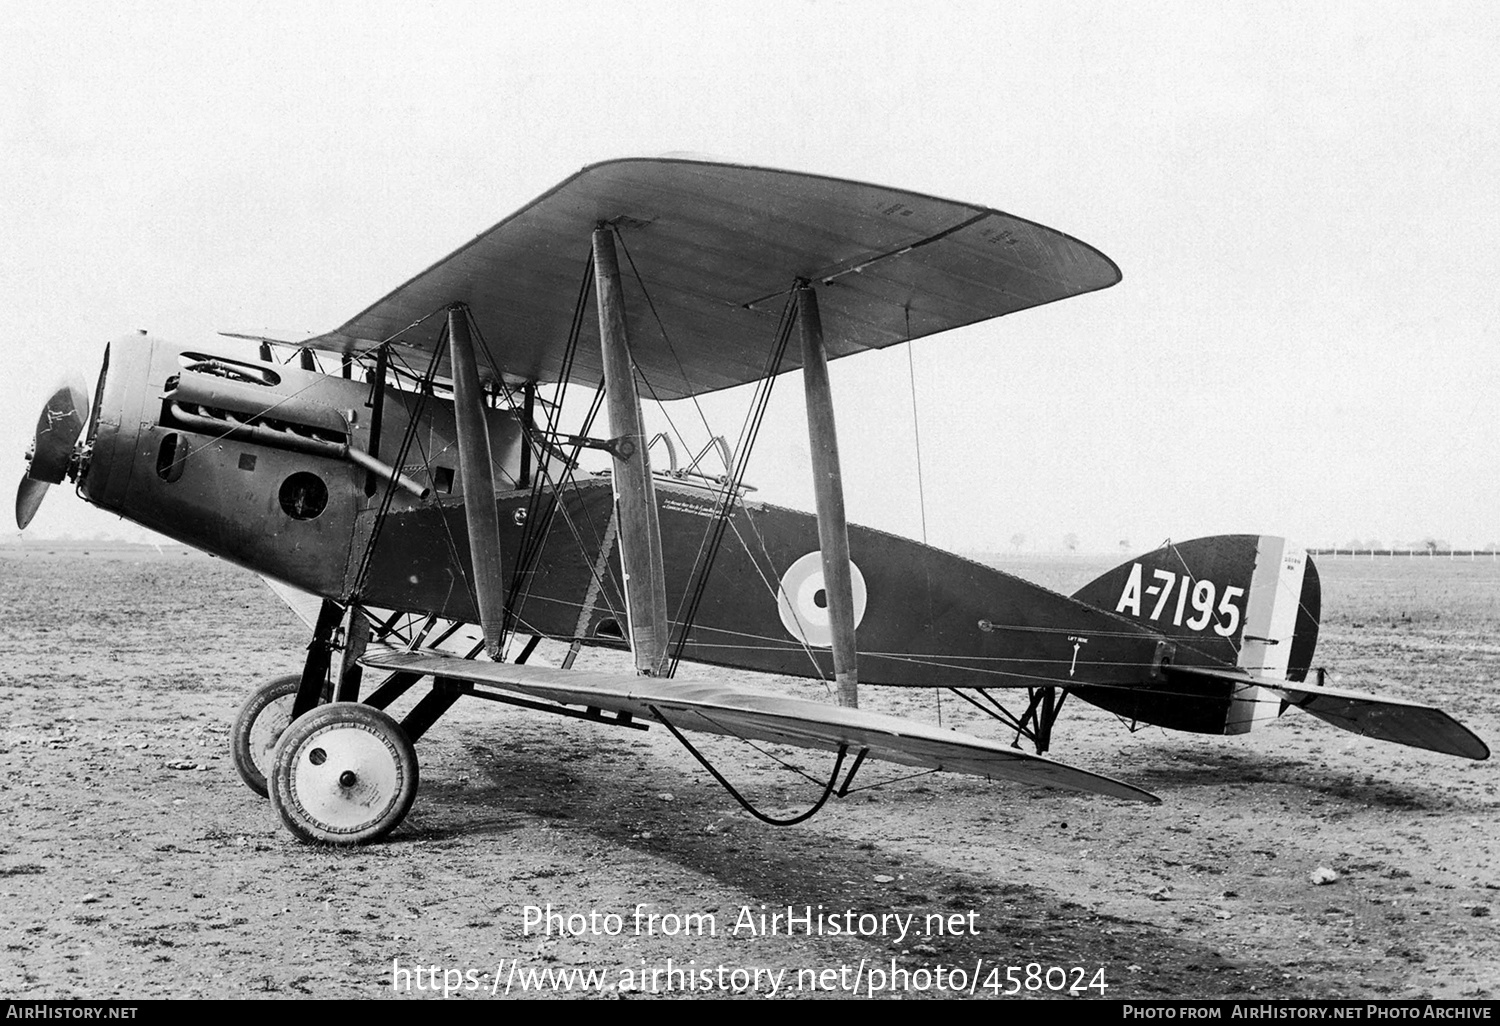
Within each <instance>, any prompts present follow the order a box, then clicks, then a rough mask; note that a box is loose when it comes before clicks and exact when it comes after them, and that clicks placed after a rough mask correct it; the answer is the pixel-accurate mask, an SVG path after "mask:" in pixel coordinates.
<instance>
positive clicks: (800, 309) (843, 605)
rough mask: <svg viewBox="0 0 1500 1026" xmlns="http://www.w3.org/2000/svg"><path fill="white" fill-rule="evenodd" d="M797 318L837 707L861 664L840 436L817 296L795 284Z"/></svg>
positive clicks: (851, 697)
mask: <svg viewBox="0 0 1500 1026" xmlns="http://www.w3.org/2000/svg"><path fill="white" fill-rule="evenodd" d="M797 321H798V323H799V324H800V325H801V327H802V383H803V387H804V388H805V390H806V393H807V434H808V441H809V443H810V445H809V448H810V449H811V450H812V465H813V491H814V493H815V495H816V497H817V503H818V548H819V549H821V550H822V553H823V590H824V593H825V596H826V600H827V602H828V627H829V630H830V631H831V632H832V635H833V639H832V640H833V678H834V683H835V685H836V688H837V693H838V700H839V705H842V706H847V707H849V708H855V707H857V706H858V705H859V667H858V665H857V662H856V656H855V650H854V582H853V578H852V574H851V573H850V570H849V523H848V521H847V520H846V519H845V517H844V482H843V475H842V471H841V470H840V467H839V440H838V434H837V432H836V431H835V430H834V421H833V390H832V388H831V387H830V385H829V382H828V352H827V349H826V348H825V347H824V345H823V322H822V318H821V317H820V316H819V314H818V295H817V293H816V292H814V291H813V290H812V289H811V288H810V287H809V286H807V285H805V284H804V285H800V286H799V287H798V288H797Z"/></svg>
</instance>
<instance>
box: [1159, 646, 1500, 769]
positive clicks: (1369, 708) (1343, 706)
mask: <svg viewBox="0 0 1500 1026" xmlns="http://www.w3.org/2000/svg"><path fill="white" fill-rule="evenodd" d="M1182 677H1199V678H1205V677H1206V678H1211V679H1214V680H1220V681H1225V682H1228V683H1230V684H1233V685H1235V686H1236V687H1237V688H1238V691H1237V694H1238V695H1239V696H1240V700H1241V703H1242V704H1246V705H1249V704H1265V703H1267V702H1277V703H1284V704H1285V705H1288V706H1295V707H1297V708H1298V709H1301V710H1302V711H1303V712H1306V713H1310V714H1311V715H1313V716H1316V717H1317V718H1318V719H1320V720H1322V721H1324V722H1325V723H1331V724H1333V725H1334V726H1335V727H1339V728H1341V729H1343V730H1347V731H1349V732H1351V733H1354V734H1359V735H1361V736H1363V737H1372V738H1375V739H1376V740H1379V741H1393V742H1395V743H1396V744H1398V745H1410V746H1411V747H1413V748H1425V749H1427V750H1428V751H1430V752H1442V753H1443V754H1444V755H1459V756H1462V757H1463V758H1465V759H1488V758H1489V757H1490V749H1489V746H1488V745H1486V744H1485V743H1484V742H1483V741H1481V740H1480V739H1479V737H1478V736H1477V735H1476V734H1475V733H1474V732H1473V731H1472V730H1470V729H1469V728H1468V727H1465V726H1464V725H1463V724H1462V723H1459V722H1458V721H1457V720H1455V719H1454V718H1453V717H1452V716H1449V715H1448V714H1447V713H1445V712H1443V710H1441V709H1438V708H1436V707H1435V706H1430V705H1423V704H1421V703H1420V702H1407V701H1404V700H1402V699H1399V698H1385V697H1382V696H1380V695H1367V694H1364V693H1363V692H1359V691H1344V690H1341V689H1339V688H1320V687H1314V686H1312V685H1305V684H1296V683H1292V682H1290V681H1284V680H1275V679H1273V678H1268V677H1261V676H1258V675H1256V674H1253V673H1250V672H1248V671H1246V670H1239V669H1234V668H1231V667H1223V668H1219V667H1211V666H1193V667H1188V666H1174V667H1172V668H1171V669H1170V670H1169V671H1168V678H1169V679H1180V678H1182ZM1247 715H1248V714H1247ZM1230 733H1241V731H1230Z"/></svg>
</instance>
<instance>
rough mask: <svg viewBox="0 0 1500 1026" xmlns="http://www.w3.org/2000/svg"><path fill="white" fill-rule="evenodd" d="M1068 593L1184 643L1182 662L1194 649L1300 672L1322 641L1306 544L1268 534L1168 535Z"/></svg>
mask: <svg viewBox="0 0 1500 1026" xmlns="http://www.w3.org/2000/svg"><path fill="white" fill-rule="evenodd" d="M1073 597H1074V598H1075V599H1078V600H1079V601H1081V602H1087V603H1088V604H1089V605H1092V606H1098V607H1099V608H1101V609H1106V610H1109V611H1110V612H1112V613H1115V614H1117V615H1119V616H1124V617H1128V618H1129V619H1132V620H1135V621H1136V622H1138V623H1140V624H1143V625H1144V626H1147V627H1149V628H1151V629H1152V630H1154V631H1160V632H1161V633H1162V634H1165V635H1166V636H1167V637H1169V638H1171V639H1173V640H1174V641H1177V642H1180V643H1181V646H1182V649H1180V650H1179V651H1180V653H1181V654H1180V655H1179V656H1178V658H1177V660H1176V661H1177V662H1178V663H1184V662H1188V661H1193V656H1194V654H1195V653H1196V654H1197V655H1201V656H1207V657H1208V658H1209V660H1211V661H1214V662H1219V663H1228V664H1229V665H1231V666H1238V667H1240V668H1241V669H1244V670H1248V671H1250V672H1251V673H1254V674H1257V675H1259V676H1263V677H1275V678H1277V679H1281V680H1290V681H1301V680H1304V679H1305V678H1306V677H1307V670H1308V667H1310V666H1311V665H1312V657H1313V649H1314V648H1315V647H1316V646H1317V643H1318V618H1319V616H1320V615H1321V604H1322V589H1321V587H1320V585H1319V583H1318V569H1317V567H1316V566H1314V565H1313V561H1312V559H1311V557H1309V556H1308V555H1307V553H1306V552H1304V551H1303V550H1302V549H1300V548H1298V547H1297V546H1295V545H1291V544H1289V543H1288V542H1287V541H1286V540H1285V539H1284V538H1273V537H1270V536H1269V535H1254V534H1225V535H1217V536H1215V537H1212V538H1196V539H1194V540H1192V541H1187V542H1181V543H1172V542H1168V543H1167V544H1165V545H1163V546H1162V547H1161V548H1159V549H1157V550H1155V551H1154V552H1148V553H1146V554H1145V555H1143V556H1139V557H1137V558H1135V559H1133V560H1130V561H1129V562H1126V563H1122V564H1121V565H1119V566H1117V567H1115V568H1114V569H1113V570H1111V571H1109V572H1108V573H1106V574H1104V575H1103V576H1101V577H1098V578H1096V579H1094V580H1093V581H1091V582H1089V583H1088V584H1086V585H1084V586H1083V587H1082V588H1080V589H1079V590H1078V592H1077V593H1076V594H1075V595H1074V596H1073ZM1184 649H1185V650H1190V651H1183V650H1184Z"/></svg>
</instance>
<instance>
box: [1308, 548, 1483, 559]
mask: <svg viewBox="0 0 1500 1026" xmlns="http://www.w3.org/2000/svg"><path fill="white" fill-rule="evenodd" d="M1307 552H1308V554H1309V555H1312V556H1332V557H1334V558H1335V559H1337V558H1338V557H1340V556H1343V557H1345V558H1348V559H1377V558H1380V559H1397V558H1400V559H1471V560H1472V559H1489V560H1494V559H1496V550H1494V549H1308V550H1307Z"/></svg>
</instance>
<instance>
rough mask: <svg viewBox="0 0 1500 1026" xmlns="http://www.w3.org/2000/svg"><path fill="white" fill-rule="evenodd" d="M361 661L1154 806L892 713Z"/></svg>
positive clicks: (464, 667)
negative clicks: (846, 748)
mask: <svg viewBox="0 0 1500 1026" xmlns="http://www.w3.org/2000/svg"><path fill="white" fill-rule="evenodd" d="M363 662H364V663H365V665H367V666H371V667H375V668H378V669H382V670H391V671H405V672H408V673H421V674H432V675H434V676H441V677H452V678H455V679H458V680H466V681H471V682H473V683H476V684H485V685H489V686H491V687H495V688H498V689H501V690H504V691H510V692H517V693H520V694H523V695H529V696H531V697H533V698H541V699H545V700H548V701H552V702H558V703H560V704H563V705H572V706H584V707H588V708H594V709H599V710H602V711H606V712H612V713H628V714H630V715H631V716H632V717H634V718H636V719H639V720H651V721H655V722H670V723H671V725H672V726H673V727H675V728H677V729H678V730H695V731H703V732H706V733H710V734H722V735H726V736H729V737H740V738H752V739H755V740H760V741H767V742H771V743H775V744H786V745H795V746H798V747H801V748H817V749H823V750H825V751H838V749H839V748H840V747H843V746H847V747H848V750H849V755H850V756H851V757H854V756H857V755H858V754H859V753H860V752H861V751H867V756H866V757H867V758H871V759H882V760H885V761H887V762H897V763H902V764H904V765H907V766H923V767H927V768H929V769H936V770H946V771H948V772H951V773H970V774H974V775H976V776H982V777H998V778H1001V779H1005V780H1014V781H1017V782H1019V783H1023V784H1036V785H1041V786H1045V787H1063V788H1068V789H1070V790H1074V791H1090V792H1093V793H1095V794H1104V795H1109V796H1111V797H1114V798H1124V799H1127V800H1130V801H1146V802H1155V801H1157V800H1158V799H1157V797H1156V796H1155V795H1153V794H1151V793H1150V792H1148V791H1143V790H1141V789H1140V788H1138V787H1133V786H1132V785H1130V784H1127V783H1124V782H1123V781H1119V780H1113V779H1111V778H1109V777H1105V776H1100V775H1098V774H1096V773H1089V772H1087V771H1085V770H1080V769H1074V768H1073V767H1071V766H1065V765H1063V764H1062V763H1060V762H1054V761H1052V760H1051V759H1045V758H1042V757H1041V756H1036V755H1029V754H1027V753H1025V752H1023V751H1021V750H1020V749H1017V748H1011V747H1009V746H1007V745H1001V744H998V743H996V742H994V741H987V740H985V739H983V738H978V737H972V736H969V735H965V734H959V733H955V732H953V731H949V730H943V729H940V728H938V727H932V726H928V725H927V724H924V723H918V722H916V721H914V720H906V719H901V718H899V717H895V716H885V715H882V714H879V713H872V712H865V711H862V710H859V709H846V708H842V707H839V706H832V705H824V704H823V703H821V702H810V701H807V700H805V699H799V698H783V697H781V696H779V695H771V694H767V693H765V692H760V691H752V690H750V689H748V688H742V687H733V686H729V685H725V684H717V683H712V682H706V681H699V682H690V681H684V680H681V679H675V678H674V679H671V680H667V679H664V678H660V677H638V676H635V675H634V674H630V673H596V672H591V671H583V670H555V669H548V668H544V667H537V666H527V665H520V664H516V663H490V662H476V661H474V660H469V659H461V658H457V657H455V656H449V655H444V654H442V653H438V652H431V651H426V652H398V651H395V650H393V649H388V648H377V647H375V646H371V648H370V649H369V650H368V651H367V652H366V653H365V657H364V659H363Z"/></svg>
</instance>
